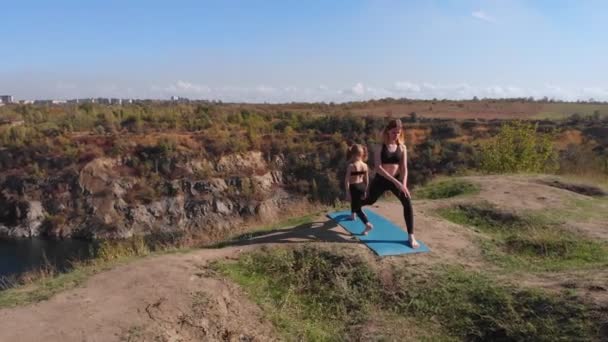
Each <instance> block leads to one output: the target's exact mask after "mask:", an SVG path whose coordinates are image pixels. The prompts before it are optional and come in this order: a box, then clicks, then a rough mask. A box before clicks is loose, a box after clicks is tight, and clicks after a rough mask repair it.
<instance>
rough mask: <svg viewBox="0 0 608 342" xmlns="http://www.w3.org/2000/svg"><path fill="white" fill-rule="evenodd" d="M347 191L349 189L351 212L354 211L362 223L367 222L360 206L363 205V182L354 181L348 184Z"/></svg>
mask: <svg viewBox="0 0 608 342" xmlns="http://www.w3.org/2000/svg"><path fill="white" fill-rule="evenodd" d="M348 191H350V210H351V212H353V213H356V214H357V216H359V218H360V219H361V221H363V223H365V224H367V222H368V220H367V216H366V215H365V213H364V212H363V210H361V206H362V205H363V204H362V203H363V196H364V195H365V183H355V184H350V185H349V187H348Z"/></svg>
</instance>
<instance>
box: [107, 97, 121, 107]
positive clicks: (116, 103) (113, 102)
mask: <svg viewBox="0 0 608 342" xmlns="http://www.w3.org/2000/svg"><path fill="white" fill-rule="evenodd" d="M110 104H113V105H119V104H122V100H121V99H116V98H112V99H110Z"/></svg>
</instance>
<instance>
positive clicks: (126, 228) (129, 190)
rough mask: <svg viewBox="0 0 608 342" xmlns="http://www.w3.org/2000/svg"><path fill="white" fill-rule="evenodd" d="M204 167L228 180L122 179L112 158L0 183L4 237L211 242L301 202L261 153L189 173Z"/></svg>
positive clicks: (192, 165)
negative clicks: (159, 237) (200, 237)
mask: <svg viewBox="0 0 608 342" xmlns="http://www.w3.org/2000/svg"><path fill="white" fill-rule="evenodd" d="M201 165H204V167H205V168H210V167H214V168H215V171H216V173H217V174H221V175H224V177H222V178H219V177H209V178H205V179H197V176H196V175H197V173H195V172H191V173H190V175H189V176H186V177H183V178H181V179H174V180H161V181H159V179H160V178H157V179H156V180H155V181H154V182H152V181H150V180H149V179H145V178H138V177H134V176H132V175H128V174H125V172H122V173H121V167H122V166H123V165H122V164H121V162H120V160H118V159H110V158H98V159H94V160H92V161H90V162H89V163H88V164H86V165H85V166H84V167H82V169H81V170H79V171H75V170H66V171H65V172H63V173H62V174H61V175H59V176H54V177H49V178H47V179H45V180H44V181H37V180H35V179H33V178H31V177H28V176H24V175H21V176H18V175H13V176H4V177H2V176H0V177H2V178H0V184H2V191H1V192H0V237H32V236H47V237H82V238H127V237H131V236H133V235H142V234H151V233H172V232H187V231H198V232H203V233H205V234H208V235H209V236H210V237H211V238H212V237H213V236H220V235H223V234H224V233H225V232H226V231H227V230H230V229H231V228H234V227H235V226H236V225H239V224H242V223H243V221H244V220H245V219H246V218H247V217H251V216H261V217H264V218H266V217H269V218H270V217H274V216H276V215H277V213H278V211H279V210H280V209H281V208H282V207H284V206H287V205H290V204H291V203H293V202H295V201H296V200H297V198H295V197H294V196H293V195H290V194H289V193H287V192H286V191H285V190H283V186H284V183H283V182H284V181H283V174H282V172H281V171H276V170H275V171H270V170H269V168H268V165H267V164H266V162H265V160H264V158H263V157H262V154H261V153H260V152H250V153H246V154H238V155H229V156H225V157H222V158H221V159H220V160H219V161H218V162H217V163H216V164H215V165H213V164H212V163H210V162H209V161H206V160H204V161H201V160H195V161H191V162H190V165H187V166H185V167H184V168H185V169H190V170H192V169H197V168H200V167H201ZM152 183H154V184H157V185H152ZM158 184H161V185H160V188H159V186H158Z"/></svg>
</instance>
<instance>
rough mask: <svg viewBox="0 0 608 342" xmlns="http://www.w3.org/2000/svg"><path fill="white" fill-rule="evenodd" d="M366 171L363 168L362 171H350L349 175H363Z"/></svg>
mask: <svg viewBox="0 0 608 342" xmlns="http://www.w3.org/2000/svg"><path fill="white" fill-rule="evenodd" d="M366 172H367V171H365V170H363V171H351V172H350V175H351V176H359V175H364V174H365V173H366Z"/></svg>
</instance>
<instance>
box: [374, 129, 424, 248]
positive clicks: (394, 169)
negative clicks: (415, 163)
mask: <svg viewBox="0 0 608 342" xmlns="http://www.w3.org/2000/svg"><path fill="white" fill-rule="evenodd" d="M382 140H383V144H382V145H381V146H377V147H376V148H375V150H374V166H375V171H376V174H375V176H374V179H373V180H372V183H371V184H370V187H369V194H368V196H367V197H366V199H365V200H364V201H363V205H370V204H374V203H375V202H376V201H377V200H378V198H379V197H380V196H381V195H382V194H383V193H384V192H385V191H386V190H390V191H391V192H392V193H393V194H394V195H395V196H397V198H399V201H401V205H403V217H404V219H405V225H406V226H407V233H408V235H409V245H410V246H411V247H412V248H418V247H419V246H420V245H419V244H418V242H417V241H416V238H415V237H414V213H413V210H412V203H411V200H410V192H409V190H408V189H407V149H406V147H405V145H404V144H403V130H402V125H401V121H400V120H399V119H395V120H391V121H390V122H389V123H388V125H387V126H386V127H385V128H384V130H383V131H382Z"/></svg>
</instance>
